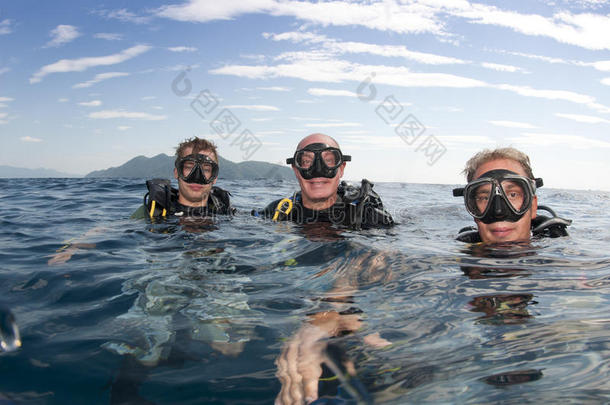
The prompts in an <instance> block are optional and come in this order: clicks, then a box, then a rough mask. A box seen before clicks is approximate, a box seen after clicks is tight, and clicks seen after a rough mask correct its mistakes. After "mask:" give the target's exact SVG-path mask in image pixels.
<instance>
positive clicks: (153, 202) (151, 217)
mask: <svg viewBox="0 0 610 405" xmlns="http://www.w3.org/2000/svg"><path fill="white" fill-rule="evenodd" d="M156 204H157V202H156V201H155V200H153V201H152V204H150V212H149V213H148V215H150V219H153V216H154V214H155V205H156Z"/></svg>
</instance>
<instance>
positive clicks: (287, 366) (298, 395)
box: [275, 311, 391, 405]
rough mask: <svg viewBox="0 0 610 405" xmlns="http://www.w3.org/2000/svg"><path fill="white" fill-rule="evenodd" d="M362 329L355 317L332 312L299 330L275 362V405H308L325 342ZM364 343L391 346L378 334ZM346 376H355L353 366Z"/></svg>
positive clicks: (313, 396) (315, 395)
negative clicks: (277, 386) (277, 391)
mask: <svg viewBox="0 0 610 405" xmlns="http://www.w3.org/2000/svg"><path fill="white" fill-rule="evenodd" d="M361 326H362V321H361V320H360V317H359V316H358V315H357V314H352V315H341V314H339V313H338V312H335V311H329V312H322V313H318V314H316V315H314V316H313V320H312V321H311V322H310V323H308V324H306V325H304V326H303V327H301V329H299V331H298V332H297V333H296V334H295V335H294V336H293V337H292V338H291V339H290V341H288V343H287V344H286V345H285V346H284V348H283V350H282V354H281V355H280V357H278V359H277V360H276V362H275V364H276V365H277V373H276V376H277V377H278V379H279V380H280V382H281V384H282V387H281V389H280V393H279V394H278V396H277V397H276V399H275V405H289V404H298V405H302V404H309V403H311V402H313V401H315V400H316V399H317V398H318V380H319V379H320V376H321V375H322V363H323V362H324V361H325V359H326V354H325V351H326V347H327V342H326V341H325V339H327V338H329V337H332V336H337V335H338V334H340V333H342V332H353V331H355V330H357V329H359V328H360V327H361ZM364 341H365V343H367V344H370V345H372V346H374V347H384V346H387V345H389V344H391V343H390V342H389V341H387V340H385V339H383V338H381V337H380V336H379V333H374V334H372V335H368V336H366V337H365V338H364ZM346 366H347V369H348V371H350V373H355V368H354V366H353V364H351V365H347V364H346Z"/></svg>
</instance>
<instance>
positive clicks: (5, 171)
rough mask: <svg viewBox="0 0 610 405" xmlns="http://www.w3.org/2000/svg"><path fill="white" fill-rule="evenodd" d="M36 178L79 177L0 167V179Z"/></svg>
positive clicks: (42, 170)
mask: <svg viewBox="0 0 610 405" xmlns="http://www.w3.org/2000/svg"><path fill="white" fill-rule="evenodd" d="M38 177H59V178H63V177H81V176H79V175H76V174H69V173H62V172H58V171H57V170H52V169H43V168H38V169H26V168H24V167H13V166H0V178H11V179H25V178H29V179H33V178H38Z"/></svg>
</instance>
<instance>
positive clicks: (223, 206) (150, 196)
mask: <svg viewBox="0 0 610 405" xmlns="http://www.w3.org/2000/svg"><path fill="white" fill-rule="evenodd" d="M174 166H175V167H174V178H176V179H177V180H178V189H175V188H172V187H171V183H170V180H168V179H153V180H147V181H146V186H147V187H148V193H147V194H146V195H145V196H144V204H142V206H140V208H138V209H137V210H136V211H135V212H134V213H133V214H132V216H131V218H132V219H140V218H146V217H150V218H151V219H153V218H158V217H167V216H168V215H174V216H188V217H206V216H214V215H217V214H221V215H223V214H224V215H232V214H234V213H235V209H234V208H233V207H231V203H230V199H229V195H230V193H229V192H228V191H226V190H223V189H221V188H220V187H216V186H215V184H216V180H217V179H218V172H219V167H218V153H217V152H216V145H214V143H212V142H211V141H208V140H206V139H201V138H198V137H194V138H191V139H187V140H185V141H184V142H182V143H181V144H180V145H178V148H177V149H176V161H175V164H174Z"/></svg>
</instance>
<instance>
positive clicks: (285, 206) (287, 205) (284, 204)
mask: <svg viewBox="0 0 610 405" xmlns="http://www.w3.org/2000/svg"><path fill="white" fill-rule="evenodd" d="M290 211H292V200H291V199H290V198H284V199H283V200H281V201H280V202H279V203H278V204H277V207H275V214H273V221H277V218H278V217H279V216H280V212H281V213H282V214H284V215H288V214H290Z"/></svg>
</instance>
